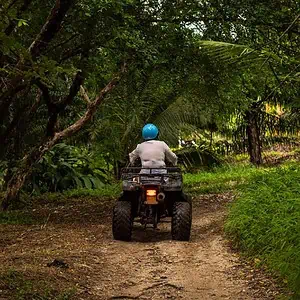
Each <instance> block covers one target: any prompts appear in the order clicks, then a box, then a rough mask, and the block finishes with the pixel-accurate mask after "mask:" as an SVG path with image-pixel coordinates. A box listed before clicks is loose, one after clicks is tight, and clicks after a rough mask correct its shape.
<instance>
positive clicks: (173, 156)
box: [164, 142, 177, 166]
mask: <svg viewBox="0 0 300 300" xmlns="http://www.w3.org/2000/svg"><path fill="white" fill-rule="evenodd" d="M164 146H165V155H166V159H167V160H168V161H169V162H170V163H171V164H172V165H173V166H176V165H177V156H176V154H175V153H173V152H172V151H171V149H170V148H169V146H168V145H167V144H166V143H165V142H164Z"/></svg>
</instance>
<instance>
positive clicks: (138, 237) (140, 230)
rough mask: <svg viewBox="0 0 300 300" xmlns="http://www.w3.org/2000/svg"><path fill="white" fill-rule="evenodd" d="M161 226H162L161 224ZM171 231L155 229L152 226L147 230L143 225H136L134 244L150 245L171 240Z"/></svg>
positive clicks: (133, 236) (133, 231)
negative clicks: (150, 243)
mask: <svg viewBox="0 0 300 300" xmlns="http://www.w3.org/2000/svg"><path fill="white" fill-rule="evenodd" d="M159 225H161V224H159ZM171 239H172V237H171V230H170V229H168V228H165V226H164V227H163V228H160V226H159V228H158V229H153V228H151V227H150V226H149V227H147V228H146V229H145V227H144V226H142V225H134V227H133V230H132V242H138V243H149V242H152V243H153V242H154V243H155V242H161V241H166V240H171Z"/></svg>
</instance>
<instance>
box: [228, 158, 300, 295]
mask: <svg viewBox="0 0 300 300" xmlns="http://www.w3.org/2000/svg"><path fill="white" fill-rule="evenodd" d="M299 220H300V167H299V165H296V164H292V165H291V164H290V165H287V166H283V167H281V168H278V169H275V170H269V171H265V172H263V173H262V174H257V175H256V174H255V175H254V176H253V177H252V179H251V180H250V181H249V183H246V184H244V185H241V186H240V187H239V196H238V199H237V200H236V201H235V202H234V203H233V204H232V206H231V207H230V211H229V216H228V219H227V222H226V224H225V231H226V233H227V234H228V235H229V237H230V238H231V239H232V240H233V241H234V244H235V245H236V246H237V247H239V248H240V249H241V250H242V251H244V253H245V254H247V255H249V256H250V257H253V258H256V260H255V261H256V262H262V263H264V264H266V265H267V266H268V267H269V268H270V269H271V270H273V271H274V272H275V273H276V274H278V275H279V276H281V277H282V278H283V280H284V281H285V282H287V283H288V284H289V286H290V287H291V288H292V290H293V291H294V292H295V293H296V297H299V296H300V221H299ZM297 299H299V298H297Z"/></svg>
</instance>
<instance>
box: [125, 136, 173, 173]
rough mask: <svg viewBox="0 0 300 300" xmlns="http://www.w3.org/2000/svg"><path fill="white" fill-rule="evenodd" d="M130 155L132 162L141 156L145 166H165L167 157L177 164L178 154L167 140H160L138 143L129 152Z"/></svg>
mask: <svg viewBox="0 0 300 300" xmlns="http://www.w3.org/2000/svg"><path fill="white" fill-rule="evenodd" d="M129 157H130V162H131V163H133V162H134V161H135V160H136V159H137V158H140V159H141V162H142V167H143V168H164V167H165V166H166V164H165V160H166V159H167V160H168V161H170V162H171V163H172V164H173V165H176V164H177V157H176V155H175V154H174V153H173V152H172V151H171V150H170V148H169V147H168V145H167V144H166V143H165V142H162V141H158V140H150V141H145V142H143V143H141V144H138V145H137V147H136V149H135V150H134V151H133V152H131V153H130V154H129Z"/></svg>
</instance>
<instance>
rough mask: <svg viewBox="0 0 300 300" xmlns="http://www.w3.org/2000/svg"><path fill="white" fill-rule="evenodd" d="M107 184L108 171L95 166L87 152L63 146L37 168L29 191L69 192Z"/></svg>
mask: <svg viewBox="0 0 300 300" xmlns="http://www.w3.org/2000/svg"><path fill="white" fill-rule="evenodd" d="M105 183H107V174H106V172H105V170H103V169H101V168H97V167H96V166H95V164H94V163H93V160H92V157H91V154H89V152H88V151H86V150H84V149H80V148H78V147H74V146H69V145H66V144H64V143H61V144H57V145H56V146H54V147H53V148H52V149H51V150H50V151H49V152H47V153H46V155H45V156H44V157H43V158H42V159H41V160H40V161H39V163H38V164H37V165H36V166H35V168H34V170H33V173H32V176H31V177H30V178H29V179H28V185H27V188H26V190H27V191H28V192H34V193H37V194H40V193H43V192H58V191H60V192H61V191H64V190H68V189H80V188H87V189H99V188H102V187H103V186H104V184H105Z"/></svg>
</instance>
